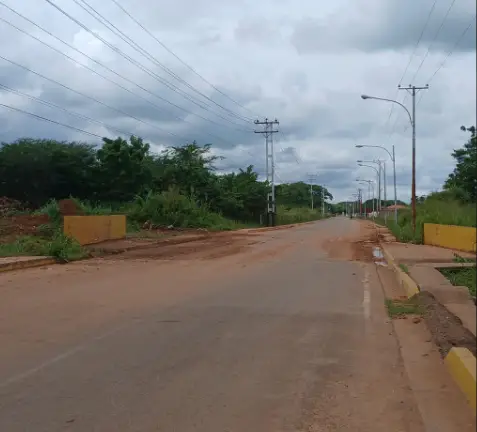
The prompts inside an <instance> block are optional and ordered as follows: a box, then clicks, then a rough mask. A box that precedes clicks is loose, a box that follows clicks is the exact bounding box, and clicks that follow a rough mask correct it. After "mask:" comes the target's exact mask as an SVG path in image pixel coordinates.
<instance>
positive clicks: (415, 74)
mask: <svg viewBox="0 0 477 432" xmlns="http://www.w3.org/2000/svg"><path fill="white" fill-rule="evenodd" d="M455 2H456V0H452V2H451V4H450V5H449V8H448V9H447V12H446V14H445V15H444V18H443V19H442V22H441V25H440V26H439V28H438V29H437V31H436V34H435V35H434V39H432V42H431V43H430V44H429V48H427V51H426V54H424V57H423V59H422V61H421V63H420V64H419V66H418V68H417V70H416V72H415V73H414V76H413V77H412V78H411V81H410V82H414V80H415V78H416V76H417V74H418V73H419V71H420V70H421V68H422V65H423V64H424V62H425V61H426V58H427V56H428V55H429V52H430V51H431V48H432V46H433V45H434V42H435V41H436V39H437V36H439V33H440V32H441V30H442V27H444V24H445V22H446V20H447V17H448V16H449V13H450V11H451V10H452V8H453V7H454V4H455Z"/></svg>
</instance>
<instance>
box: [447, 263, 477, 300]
mask: <svg viewBox="0 0 477 432" xmlns="http://www.w3.org/2000/svg"><path fill="white" fill-rule="evenodd" d="M439 271H440V272H441V273H442V274H443V275H444V276H445V277H446V278H447V279H449V281H450V283H451V284H452V285H456V286H466V287H467V288H469V292H470V295H471V296H472V297H475V296H476V280H477V268H476V267H467V268H453V269H444V268H443V269H440V270H439Z"/></svg>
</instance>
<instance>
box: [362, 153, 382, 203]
mask: <svg viewBox="0 0 477 432" xmlns="http://www.w3.org/2000/svg"><path fill="white" fill-rule="evenodd" d="M358 165H359V166H362V167H368V168H372V169H373V170H374V171H376V177H377V179H378V181H377V182H376V184H379V178H380V175H379V174H380V173H379V170H378V169H377V168H376V167H373V166H372V165H365V164H363V163H360V162H359V161H358ZM373 205H374V198H373ZM377 210H378V211H379V206H378V208H377Z"/></svg>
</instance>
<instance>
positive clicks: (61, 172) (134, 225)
mask: <svg viewBox="0 0 477 432" xmlns="http://www.w3.org/2000/svg"><path fill="white" fill-rule="evenodd" d="M218 159H219V157H218V156H215V155H214V154H213V153H212V151H211V147H210V145H204V146H199V145H198V144H197V143H196V142H193V143H191V144H187V145H184V146H182V147H170V148H168V149H166V150H164V151H162V152H160V153H153V152H152V151H151V148H150V145H149V144H147V143H145V142H143V141H142V139H140V138H137V137H134V136H132V137H131V138H130V139H129V141H126V140H124V139H122V138H117V139H114V140H112V139H108V138H104V139H103V145H102V146H101V147H100V148H97V147H94V146H92V145H89V144H87V143H81V142H58V141H55V140H47V139H44V140H37V139H31V138H23V139H19V140H17V141H15V142H12V143H1V145H0V196H4V197H8V198H10V199H14V200H18V201H19V202H21V203H22V204H23V205H24V206H25V207H27V208H30V209H33V213H34V214H47V215H48V216H49V220H50V224H49V225H48V226H45V227H43V229H42V230H40V231H42V232H41V233H39V235H38V236H33V237H28V236H24V237H21V238H18V239H17V240H16V241H15V242H14V243H10V244H8V245H2V246H0V255H12V254H16V255H18V254H22V255H24V254H33V253H34V254H35V255H38V254H46V255H54V256H58V257H59V258H66V257H71V256H78V255H81V254H82V253H83V251H81V248H79V249H78V245H77V244H74V243H70V242H68V241H67V240H66V239H65V238H64V236H63V235H62V234H61V220H62V219H61V214H60V210H59V207H58V200H61V199H64V198H71V197H74V199H75V200H76V204H77V206H78V207H79V208H80V209H81V212H82V213H83V214H115V213H123V214H124V213H125V214H127V215H128V224H129V226H128V229H129V230H135V229H138V228H139V227H141V226H142V225H143V224H144V223H146V222H147V223H149V224H152V225H156V226H173V227H177V228H178V227H192V228H207V229H210V230H222V229H234V228H239V227H244V226H256V225H258V224H259V223H260V221H261V220H262V219H263V214H264V211H265V208H266V200H267V193H268V191H269V185H268V184H267V183H266V182H262V181H259V180H258V174H257V173H256V172H255V171H254V167H253V166H248V167H246V168H244V169H240V170H239V171H238V172H233V173H228V174H223V175H220V174H218V173H217V172H216V169H215V166H214V163H215V162H216V161H217V160H218ZM312 192H313V198H314V204H315V207H316V208H317V209H320V208H321V203H322V199H323V195H324V197H325V199H327V200H330V199H333V197H332V195H331V194H330V193H329V192H328V191H327V190H326V189H325V188H322V187H321V186H319V185H314V186H313V188H312ZM276 197H277V203H278V207H277V218H276V220H277V223H279V224H289V223H297V222H306V221H310V220H315V219H319V218H320V217H321V216H322V215H321V213H320V211H319V210H314V211H312V210H311V209H310V204H311V200H310V186H309V185H307V184H305V183H303V182H297V183H291V184H284V185H278V186H277V187H276ZM63 255H64V256H63Z"/></svg>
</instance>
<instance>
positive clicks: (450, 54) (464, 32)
mask: <svg viewBox="0 0 477 432" xmlns="http://www.w3.org/2000/svg"><path fill="white" fill-rule="evenodd" d="M476 17H477V15H474V17H473V18H472V19H471V20H470V23H469V25H468V26H467V27H466V28H465V30H464V31H463V32H462V33H461V35H460V36H459V38H458V39H457V40H456V42H455V43H454V46H453V47H452V49H451V50H450V51H448V52H447V55H446V56H445V58H444V60H442V62H441V63H440V64H439V67H438V68H437V69H436V70H435V71H434V73H433V74H432V75H431V77H430V78H429V79H428V80H427V84H429V83H430V82H431V81H432V80H433V79H434V77H435V76H436V75H437V73H438V72H439V71H440V70H441V69H442V67H443V66H444V65H445V64H446V62H447V60H448V59H449V57H451V56H452V54H453V52H454V51H455V49H456V48H457V47H458V46H459V44H460V43H461V41H462V39H463V38H464V36H465V35H466V33H467V32H468V31H469V30H470V28H471V27H472V25H473V24H474V23H475V19H476Z"/></svg>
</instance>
